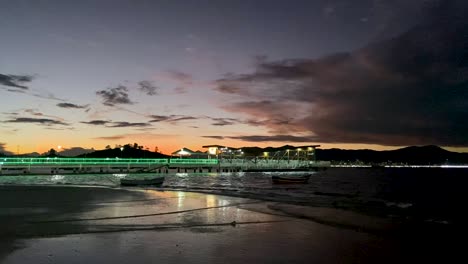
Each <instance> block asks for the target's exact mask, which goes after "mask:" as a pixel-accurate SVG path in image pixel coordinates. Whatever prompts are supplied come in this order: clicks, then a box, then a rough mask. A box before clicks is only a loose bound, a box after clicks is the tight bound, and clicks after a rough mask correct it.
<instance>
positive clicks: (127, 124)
mask: <svg viewBox="0 0 468 264" xmlns="http://www.w3.org/2000/svg"><path fill="white" fill-rule="evenodd" d="M81 123H82V124H88V125H95V126H105V127H148V126H151V124H148V123H141V122H139V123H130V122H112V121H106V120H91V121H83V122H81Z"/></svg>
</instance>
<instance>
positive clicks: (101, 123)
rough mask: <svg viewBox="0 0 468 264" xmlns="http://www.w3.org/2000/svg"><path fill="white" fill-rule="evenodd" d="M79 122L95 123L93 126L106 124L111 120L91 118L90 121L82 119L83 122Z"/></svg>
mask: <svg viewBox="0 0 468 264" xmlns="http://www.w3.org/2000/svg"><path fill="white" fill-rule="evenodd" d="M80 123H83V124H88V125H95V126H103V125H106V124H108V123H111V121H106V120H91V121H83V122H80Z"/></svg>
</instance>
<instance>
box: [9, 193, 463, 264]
mask: <svg viewBox="0 0 468 264" xmlns="http://www.w3.org/2000/svg"><path fill="white" fill-rule="evenodd" d="M0 225H1V229H0V263H178V264H180V263H222V262H225V263H421V262H426V263H428V262H445V263H450V262H455V260H456V259H457V258H459V257H461V256H463V255H462V254H461V252H462V250H461V247H462V244H458V243H457V242H455V237H454V236H455V235H453V234H455V233H452V230H451V229H450V228H448V227H439V226H437V228H435V227H434V226H432V225H428V226H426V225H424V226H421V225H412V224H408V223H401V222H396V221H393V220H392V219H389V218H377V217H371V216H366V215H361V214H357V213H354V212H349V211H343V210H338V209H333V208H313V207H303V206H297V205H287V204H282V203H275V202H267V201H259V200H253V199H247V198H239V197H228V196H221V195H211V194H201V193H192V192H181V191H160V190H152V189H139V188H133V189H132V188H129V189H119V188H104V187H74V186H0Z"/></svg>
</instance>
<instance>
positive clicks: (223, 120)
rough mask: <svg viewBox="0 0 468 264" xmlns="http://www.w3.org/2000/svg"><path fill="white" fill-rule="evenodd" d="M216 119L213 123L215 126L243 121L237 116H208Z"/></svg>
mask: <svg viewBox="0 0 468 264" xmlns="http://www.w3.org/2000/svg"><path fill="white" fill-rule="evenodd" d="M206 118H208V119H211V120H213V121H214V123H212V124H211V125H213V126H230V125H235V124H240V123H243V122H242V121H241V120H239V119H236V118H222V117H206Z"/></svg>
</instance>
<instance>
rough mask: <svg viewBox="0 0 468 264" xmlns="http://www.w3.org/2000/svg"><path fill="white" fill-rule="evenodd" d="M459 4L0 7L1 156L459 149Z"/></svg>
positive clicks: (464, 126)
mask: <svg viewBox="0 0 468 264" xmlns="http://www.w3.org/2000/svg"><path fill="white" fill-rule="evenodd" d="M467 17H468V1H464V0H454V1H450V0H447V1H442V0H441V1H434V0H411V1H408V0H394V1H390V0H388V1H387V0H369V1H363V0H362V1H361V0H359V1H344V0H341V1H338V0H336V1H333V0H332V1H325V0H307V1H293V0H288V1H275V0H265V1H260V0H249V1H247V0H246V1H240V0H239V1H235V0H232V1H228V0H226V1H214V0H213V1H203V0H196V1H176V0H168V1H157V0H154V1H143V0H133V1H131V0H129V1H120V0H112V1H110V0H109V1H104V0H102V1H99V0H93V1H71V0H70V1H67V0H60V1H52V0H49V1H41V0H31V1H26V0H24V1H23V0H0V98H1V104H0V120H1V123H0V152H5V153H7V154H8V153H16V152H20V153H29V152H39V153H42V152H45V151H47V150H48V149H50V148H57V146H62V148H64V149H71V148H74V147H83V148H88V149H89V148H95V149H103V148H104V147H105V146H106V145H111V146H112V147H114V146H115V145H116V144H126V143H134V142H137V143H138V144H140V145H144V146H146V147H148V148H149V149H150V150H154V148H155V147H158V148H159V150H160V151H162V152H164V153H170V152H172V151H174V150H176V149H178V148H181V147H188V148H190V149H193V150H197V149H201V146H202V145H207V144H220V145H228V146H232V147H241V146H254V145H256V146H281V145H285V144H293V145H294V144H295V145H304V144H321V145H322V147H323V148H331V147H340V148H371V149H393V148H397V147H401V146H408V145H429V144H433V145H440V146H444V147H448V148H450V149H455V150H458V151H467V150H468V132H467V131H468V121H467V120H468V86H467V85H468V18H467Z"/></svg>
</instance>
